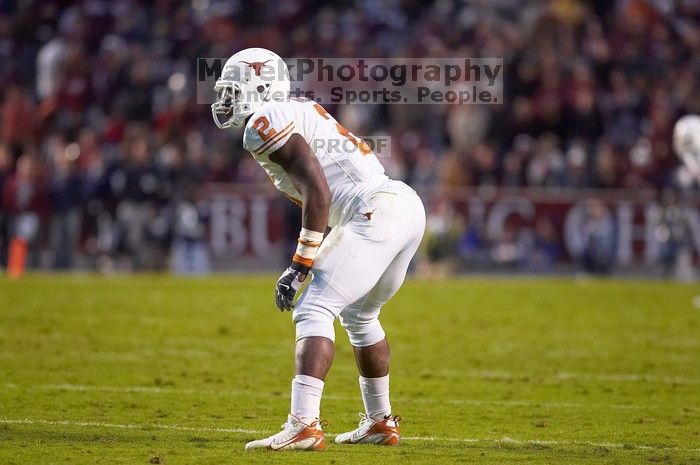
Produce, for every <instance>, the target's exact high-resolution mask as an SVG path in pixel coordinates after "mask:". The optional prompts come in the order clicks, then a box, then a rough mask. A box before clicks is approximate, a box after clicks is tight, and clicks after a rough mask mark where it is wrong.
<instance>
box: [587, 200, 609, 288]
mask: <svg viewBox="0 0 700 465" xmlns="http://www.w3.org/2000/svg"><path fill="white" fill-rule="evenodd" d="M583 237H584V239H583V243H584V249H583V267H584V269H585V270H586V271H588V272H589V273H593V274H608V273H610V271H611V270H612V267H613V264H614V263H615V252H616V249H617V247H616V240H617V235H616V230H615V223H614V221H613V217H612V215H611V214H610V210H609V209H608V207H607V206H606V205H605V204H604V203H603V202H601V201H600V200H598V199H591V200H589V201H588V203H587V205H586V219H585V221H584V226H583Z"/></svg>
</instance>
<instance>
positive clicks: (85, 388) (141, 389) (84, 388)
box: [5, 383, 675, 410]
mask: <svg viewBox="0 0 700 465" xmlns="http://www.w3.org/2000/svg"><path fill="white" fill-rule="evenodd" d="M5 387H7V388H12V389H18V388H20V387H21V386H18V385H16V384H14V383H6V384H5ZM39 388H41V389H47V390H53V389H55V390H65V391H81V392H131V393H148V394H168V393H178V394H199V395H201V394H211V395H234V396H240V395H255V393H251V392H248V391H242V390H234V389H225V390H220V391H216V390H207V389H182V388H170V387H159V386H91V385H86V384H42V385H40V386H39ZM260 395H262V396H265V397H267V396H269V393H262V394H260ZM323 398H324V399H330V400H356V398H355V397H350V396H338V395H333V394H330V395H325V396H324V397H323ZM394 400H396V401H398V402H406V403H420V404H433V403H439V402H446V403H448V404H453V405H505V406H512V407H545V408H562V409H567V408H571V409H579V408H582V409H588V408H610V409H613V410H639V409H654V408H659V407H661V406H659V405H655V404H643V405H636V404H601V403H595V404H582V403H577V402H533V401H527V400H485V399H440V400H432V399H426V398H423V397H407V396H396V397H394ZM668 408H675V407H673V406H669V407H668Z"/></svg>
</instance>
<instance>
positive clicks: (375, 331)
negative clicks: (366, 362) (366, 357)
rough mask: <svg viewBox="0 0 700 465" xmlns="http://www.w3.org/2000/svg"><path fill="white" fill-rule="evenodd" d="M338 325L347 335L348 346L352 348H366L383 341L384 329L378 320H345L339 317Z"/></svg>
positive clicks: (345, 318)
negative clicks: (339, 324)
mask: <svg viewBox="0 0 700 465" xmlns="http://www.w3.org/2000/svg"><path fill="white" fill-rule="evenodd" d="M340 323H341V324H342V325H343V328H345V331H347V333H348V338H349V339H350V344H352V345H353V346H354V347H367V346H371V345H373V344H376V343H377V342H379V341H381V340H382V339H384V337H385V334H384V328H382V325H381V323H380V322H379V319H377V318H371V319H366V320H365V319H357V318H352V317H350V318H347V317H343V316H342V315H341V317H340Z"/></svg>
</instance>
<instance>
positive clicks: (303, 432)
mask: <svg viewBox="0 0 700 465" xmlns="http://www.w3.org/2000/svg"><path fill="white" fill-rule="evenodd" d="M321 426H322V424H321V422H320V421H318V420H317V421H314V422H313V423H311V424H310V425H307V424H306V423H304V422H302V421H301V420H299V419H298V418H297V417H295V416H294V415H289V417H287V422H286V423H285V424H283V425H282V431H280V432H279V433H277V434H273V435H272V436H270V437H268V438H265V439H259V440H257V441H250V442H249V443H248V444H246V445H245V450H253V449H268V450H323V449H324V448H325V447H326V439H325V437H324V435H323V430H322V429H321Z"/></svg>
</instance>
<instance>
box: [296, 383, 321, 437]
mask: <svg viewBox="0 0 700 465" xmlns="http://www.w3.org/2000/svg"><path fill="white" fill-rule="evenodd" d="M323 385H324V382H323V381H322V380H320V379H318V378H314V377H313V376H306V375H296V376H295V377H294V378H293V379H292V415H294V416H295V417H297V418H298V419H300V420H301V421H303V422H304V423H306V424H307V425H308V424H311V423H313V422H314V421H316V420H318V417H319V415H320V413H321V396H322V395H323Z"/></svg>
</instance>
